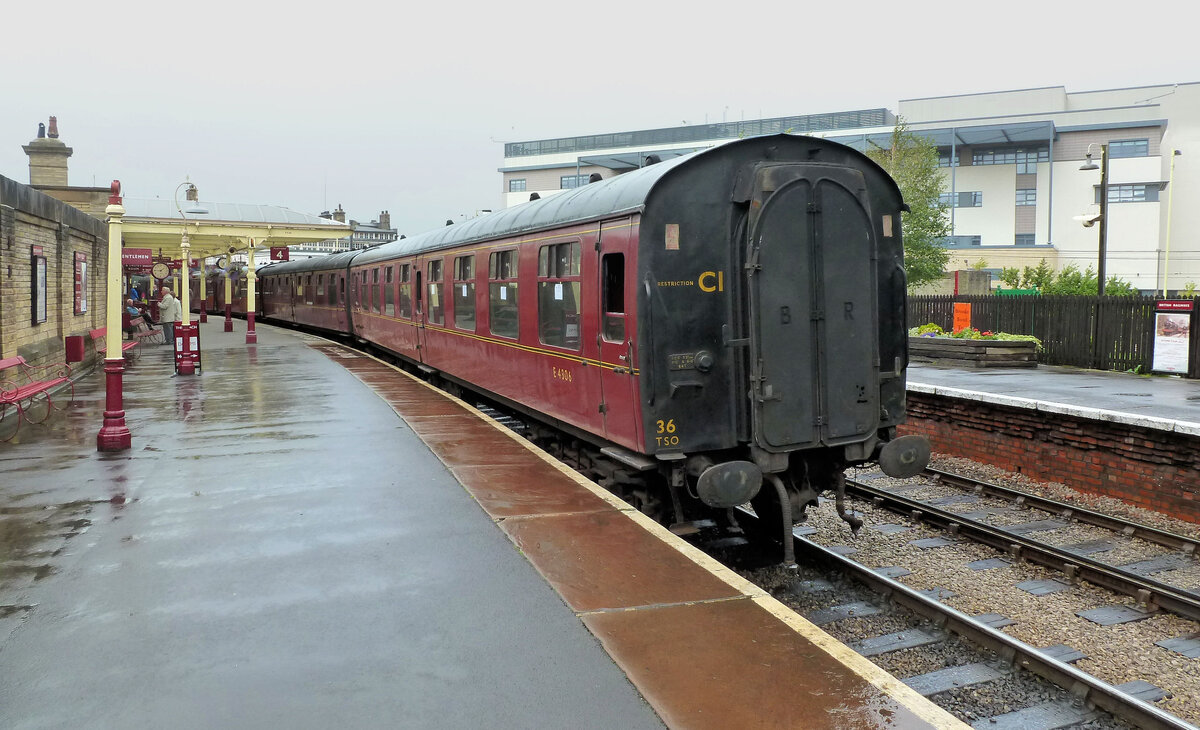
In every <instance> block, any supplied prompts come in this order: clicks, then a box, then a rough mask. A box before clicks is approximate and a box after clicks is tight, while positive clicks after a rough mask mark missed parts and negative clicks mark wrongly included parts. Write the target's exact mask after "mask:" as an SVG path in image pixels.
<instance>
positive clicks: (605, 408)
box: [600, 402, 608, 413]
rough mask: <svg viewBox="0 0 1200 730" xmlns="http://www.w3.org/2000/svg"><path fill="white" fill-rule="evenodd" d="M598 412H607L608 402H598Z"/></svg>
mask: <svg viewBox="0 0 1200 730" xmlns="http://www.w3.org/2000/svg"><path fill="white" fill-rule="evenodd" d="M600 413H608V404H607V403H604V402H601V403H600Z"/></svg>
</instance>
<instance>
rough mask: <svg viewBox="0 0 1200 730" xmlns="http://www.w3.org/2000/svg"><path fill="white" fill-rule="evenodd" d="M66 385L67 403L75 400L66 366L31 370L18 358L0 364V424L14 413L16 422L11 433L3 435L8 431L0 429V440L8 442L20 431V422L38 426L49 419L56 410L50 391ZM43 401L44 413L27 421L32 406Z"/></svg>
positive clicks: (56, 365) (4, 360) (10, 358)
mask: <svg viewBox="0 0 1200 730" xmlns="http://www.w3.org/2000/svg"><path fill="white" fill-rule="evenodd" d="M64 384H65V385H66V386H67V387H69V388H70V391H71V398H70V400H71V401H74V400H75V384H74V383H72V382H71V366H70V365H67V364H66V363H55V364H53V365H46V366H42V367H35V366H33V365H30V364H29V363H27V362H25V358H23V357H21V356H20V355H18V356H16V357H9V358H5V359H3V360H0V423H3V422H4V421H5V420H7V419H8V418H10V417H11V416H12V411H14V410H15V411H16V422H15V424H14V425H13V426H12V428H11V431H12V433H7V435H6V432H7V431H9V430H10V429H9V428H8V427H3V428H0V440H2V441H8V440H10V439H12V437H13V436H15V435H16V434H17V431H18V430H19V429H20V428H21V421H29V422H30V423H41V422H42V421H45V420H46V418H47V417H48V416H49V415H50V409H51V408H57V406H55V405H54V400H53V399H52V398H51V397H50V391H51V390H52V389H53V388H56V387H58V386H60V385H64ZM42 400H45V401H46V412H45V414H44V415H42V417H41V418H38V419H36V420H34V418H31V417H30V414H31V409H32V407H33V406H34V404H35V403H36V402H40V401H42Z"/></svg>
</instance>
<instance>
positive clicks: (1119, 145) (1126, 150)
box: [1108, 137, 1150, 160]
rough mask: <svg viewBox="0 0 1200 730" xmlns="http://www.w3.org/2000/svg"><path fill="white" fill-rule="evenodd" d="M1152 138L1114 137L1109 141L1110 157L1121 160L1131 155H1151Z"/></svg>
mask: <svg viewBox="0 0 1200 730" xmlns="http://www.w3.org/2000/svg"><path fill="white" fill-rule="evenodd" d="M1149 156H1150V139H1149V138H1148V137H1146V138H1140V139H1114V140H1110V141H1109V142H1108V159H1110V160H1120V159H1126V158H1130V157H1149Z"/></svg>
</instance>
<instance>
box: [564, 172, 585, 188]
mask: <svg viewBox="0 0 1200 730" xmlns="http://www.w3.org/2000/svg"><path fill="white" fill-rule="evenodd" d="M587 184H588V176H587V175H563V176H562V177H560V178H559V183H558V187H559V189H560V190H571V189H573V188H581V187H583V186H584V185H587Z"/></svg>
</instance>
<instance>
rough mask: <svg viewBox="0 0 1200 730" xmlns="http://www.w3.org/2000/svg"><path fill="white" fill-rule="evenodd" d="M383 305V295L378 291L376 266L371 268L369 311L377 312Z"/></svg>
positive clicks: (377, 270)
mask: <svg viewBox="0 0 1200 730" xmlns="http://www.w3.org/2000/svg"><path fill="white" fill-rule="evenodd" d="M382 305H383V297H381V296H380V291H379V269H378V267H376V268H374V269H371V311H372V312H374V313H375V314H379V309H380V307H381V306H382Z"/></svg>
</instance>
